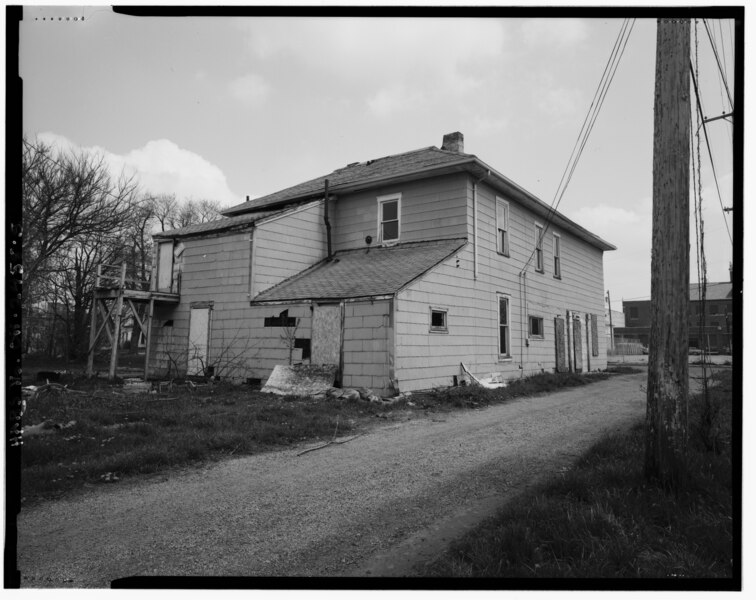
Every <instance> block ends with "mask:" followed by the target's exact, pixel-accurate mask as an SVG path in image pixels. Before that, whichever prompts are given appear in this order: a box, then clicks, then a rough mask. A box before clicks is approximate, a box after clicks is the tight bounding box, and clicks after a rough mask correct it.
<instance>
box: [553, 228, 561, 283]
mask: <svg viewBox="0 0 756 600" xmlns="http://www.w3.org/2000/svg"><path fill="white" fill-rule="evenodd" d="M554 277H556V278H557V279H561V278H562V238H561V237H559V234H557V233H555V234H554Z"/></svg>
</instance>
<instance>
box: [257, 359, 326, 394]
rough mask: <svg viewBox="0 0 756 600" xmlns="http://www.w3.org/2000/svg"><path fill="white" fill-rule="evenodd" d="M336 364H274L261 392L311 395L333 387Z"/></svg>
mask: <svg viewBox="0 0 756 600" xmlns="http://www.w3.org/2000/svg"><path fill="white" fill-rule="evenodd" d="M337 370H338V366H337V365H291V366H290V365H276V366H275V367H274V368H273V372H272V373H271V374H270V377H269V378H268V381H267V382H266V383H265V386H264V387H263V388H262V390H261V391H262V392H265V393H270V394H279V395H282V396H312V395H315V394H318V393H323V392H326V391H327V390H328V389H330V388H331V387H333V383H334V380H335V378H336V371H337Z"/></svg>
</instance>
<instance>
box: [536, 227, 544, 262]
mask: <svg viewBox="0 0 756 600" xmlns="http://www.w3.org/2000/svg"><path fill="white" fill-rule="evenodd" d="M535 270H536V271H538V272H539V273H543V225H541V224H539V223H536V224H535Z"/></svg>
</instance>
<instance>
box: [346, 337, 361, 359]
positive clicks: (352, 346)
mask: <svg viewBox="0 0 756 600" xmlns="http://www.w3.org/2000/svg"><path fill="white" fill-rule="evenodd" d="M363 344H364V342H363V341H362V340H344V354H345V357H346V354H347V353H350V354H351V353H352V352H362V350H363Z"/></svg>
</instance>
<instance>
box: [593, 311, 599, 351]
mask: <svg viewBox="0 0 756 600" xmlns="http://www.w3.org/2000/svg"><path fill="white" fill-rule="evenodd" d="M591 348H592V349H593V352H592V354H593V356H598V355H599V333H598V316H597V315H591Z"/></svg>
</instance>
